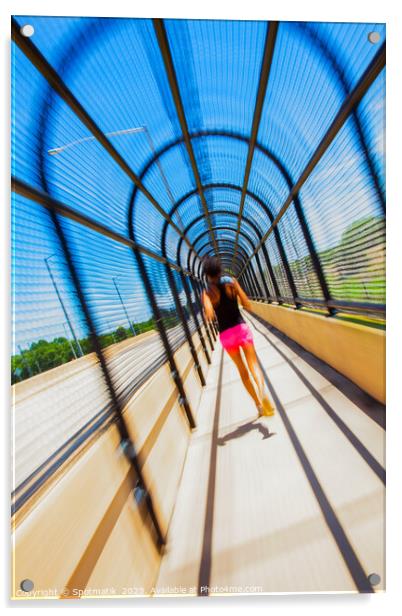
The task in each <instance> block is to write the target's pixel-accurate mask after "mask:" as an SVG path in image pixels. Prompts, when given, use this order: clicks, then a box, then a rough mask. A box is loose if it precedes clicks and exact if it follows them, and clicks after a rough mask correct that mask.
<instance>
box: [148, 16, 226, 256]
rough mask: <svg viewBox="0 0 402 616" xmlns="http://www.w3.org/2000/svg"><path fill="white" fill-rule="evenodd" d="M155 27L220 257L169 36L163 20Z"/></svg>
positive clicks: (211, 232)
mask: <svg viewBox="0 0 402 616" xmlns="http://www.w3.org/2000/svg"><path fill="white" fill-rule="evenodd" d="M153 25H154V30H155V35H156V38H157V41H158V44H159V49H160V52H161V54H162V58H163V62H164V65H165V70H166V76H167V79H168V82H169V86H170V91H171V93H172V98H173V101H174V105H175V108H176V112H177V117H178V119H179V122H180V127H181V130H182V133H183V137H184V143H185V145H186V149H187V153H188V156H189V159H190V166H191V169H192V172H193V175H194V179H195V183H196V185H197V189H198V194H199V196H200V200H201V204H202V208H203V211H204V215H205V219H206V223H207V226H208V230H209V235H210V237H211V241H212V246H213V247H214V250H215V253H216V255H218V245H217V243H216V238H215V234H214V231H213V229H212V224H211V218H210V212H209V210H208V204H207V202H206V199H205V195H204V190H203V187H202V184H201V177H200V173H199V170H198V166H197V161H196V158H195V154H194V150H193V145H192V143H191V139H190V135H189V130H188V124H187V119H186V114H185V111H184V105H183V101H182V99H181V94H180V89H179V82H178V79H177V75H176V71H175V67H174V64H173V58H172V53H171V50H170V45H169V40H168V36H167V33H166V29H165V24H164V21H163V19H153Z"/></svg>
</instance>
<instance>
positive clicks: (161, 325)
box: [132, 248, 196, 428]
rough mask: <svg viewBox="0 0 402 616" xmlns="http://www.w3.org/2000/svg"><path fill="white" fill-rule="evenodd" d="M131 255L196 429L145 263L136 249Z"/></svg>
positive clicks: (176, 382) (178, 386)
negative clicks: (134, 260) (135, 262)
mask: <svg viewBox="0 0 402 616" xmlns="http://www.w3.org/2000/svg"><path fill="white" fill-rule="evenodd" d="M132 251H133V254H134V256H135V259H136V261H137V265H138V270H139V272H140V275H141V278H142V282H143V284H144V287H145V291H146V293H147V295H148V299H149V301H150V303H151V308H152V312H153V314H154V318H155V322H156V325H157V328H158V331H159V334H160V337H161V340H162V344H163V346H164V348H165V351H166V356H167V359H168V362H169V366H170V373H171V375H172V378H173V380H174V382H175V384H176V387H177V389H178V392H179V395H180V402H181V404H182V405H183V408H184V412H185V414H186V417H187V420H188V423H189V425H190V428H195V427H196V423H195V420H194V415H193V413H192V410H191V406H190V404H189V401H188V400H187V396H186V392H185V390H184V385H183V381H182V379H181V376H180V373H179V370H178V368H177V365H176V361H175V359H174V356H173V352H172V349H171V347H170V343H169V339H168V336H167V333H166V329H165V326H164V323H163V317H162V315H161V312H160V310H159V306H158V303H157V301H156V299H155V294H154V290H153V288H152V284H151V281H150V278H149V275H148V272H147V269H146V267H145V263H144V259H143V256H142V254H141V253H140V252H139V251H138V250H137V249H136V248H132Z"/></svg>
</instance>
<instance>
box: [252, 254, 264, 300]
mask: <svg viewBox="0 0 402 616" xmlns="http://www.w3.org/2000/svg"><path fill="white" fill-rule="evenodd" d="M256 256H257V255H256ZM250 273H251V275H252V278H253V281H254V286H255V289H256V291H257V297H259V298H262V297H263V295H264V294H263V292H262V288H261V285H260V282H259V280H258V278H257V274H256V273H255V271H254V267H253V262H252V261H250Z"/></svg>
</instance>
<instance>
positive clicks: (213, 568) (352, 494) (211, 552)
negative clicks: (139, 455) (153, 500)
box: [156, 317, 385, 595]
mask: <svg viewBox="0 0 402 616" xmlns="http://www.w3.org/2000/svg"><path fill="white" fill-rule="evenodd" d="M248 320H249V322H250V323H251V325H252V329H253V334H254V336H255V341H256V348H257V352H258V355H259V357H260V358H261V362H262V365H263V368H264V372H265V374H266V376H267V375H269V380H268V381H267V382H268V385H269V389H270V393H271V395H272V397H273V399H274V400H275V403H276V405H277V409H278V413H277V414H276V416H274V417H269V418H268V417H264V418H260V419H258V418H256V413H255V409H254V405H253V403H252V401H251V400H250V398H249V397H248V395H247V394H246V392H245V390H244V387H243V386H242V384H241V381H240V379H239V376H238V374H237V370H236V368H235V367H234V365H233V364H232V362H231V361H230V360H229V358H228V357H227V356H226V355H225V354H223V353H222V351H220V350H219V351H216V352H215V354H214V361H213V364H212V366H211V368H210V371H209V376H208V382H207V387H206V390H205V391H204V393H203V397H202V400H201V404H200V408H199V413H198V417H199V424H198V428H197V431H196V432H194V433H193V435H192V437H191V441H190V445H189V450H188V453H187V458H186V463H185V467H184V471H183V476H182V480H181V484H180V488H179V492H178V497H177V503H176V507H175V510H174V513H173V517H172V521H171V525H170V528H169V535H168V537H169V541H168V544H167V553H166V555H165V556H164V558H163V560H162V564H161V569H160V572H159V577H158V582H157V585H156V592H159V593H160V594H169V593H173V592H175V590H176V589H177V590H176V592H178V593H180V592H187V593H188V592H189V590H188V589H193V592H194V589H195V593H194V594H200V595H205V594H225V593H228V592H229V588H230V587H232V592H240V593H242V592H243V593H245V592H292V591H293V592H298V591H300V592H308V591H311V592H318V591H331V590H332V591H339V590H349V591H353V590H356V588H359V589H361V590H363V589H366V590H368V589H369V584H368V582H367V576H366V575H365V573H364V572H365V571H370V572H372V571H374V570H375V571H378V568H379V567H380V568H381V571H382V575H383V573H384V561H383V555H382V554H383V548H382V542H383V537H384V523H385V518H384V515H385V510H384V504H385V501H384V479H385V475H384V470H383V469H384V447H383V428H382V427H381V425H379V422H380V421H381V418H382V408H381V405H379V404H375V403H373V402H372V400H370V398H369V397H368V396H366V395H365V394H364V393H362V392H361V391H359V390H358V389H357V388H354V387H353V386H351V384H350V383H348V382H347V381H346V379H342V378H340V377H339V374H336V373H335V372H334V371H333V370H331V369H330V368H328V366H326V365H324V364H322V362H319V361H317V360H315V359H314V358H313V357H312V356H311V355H310V354H308V353H306V352H303V350H302V349H300V347H299V348H295V345H293V344H292V343H291V342H290V341H289V340H286V339H285V340H284V339H283V337H282V336H280V335H278V334H279V332H277V331H271V330H270V328H268V327H267V326H266V325H263V324H261V323H260V322H259V321H258V320H257V319H255V318H254V317H251V318H249V319H248ZM335 409H336V410H335ZM190 504H191V505H190ZM380 575H381V574H380ZM183 589H187V591H186V590H183Z"/></svg>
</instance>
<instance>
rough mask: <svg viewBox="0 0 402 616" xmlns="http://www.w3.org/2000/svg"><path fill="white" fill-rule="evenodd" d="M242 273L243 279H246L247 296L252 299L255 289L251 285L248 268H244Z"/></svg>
mask: <svg viewBox="0 0 402 616" xmlns="http://www.w3.org/2000/svg"><path fill="white" fill-rule="evenodd" d="M243 273H244V278H245V279H246V283H247V288H248V293H247V295H249V296H250V297H251V298H254V297H255V289H254V287H253V285H252V282H251V278H250V274H249V271H248V268H246V269H245V270H244V272H243Z"/></svg>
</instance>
